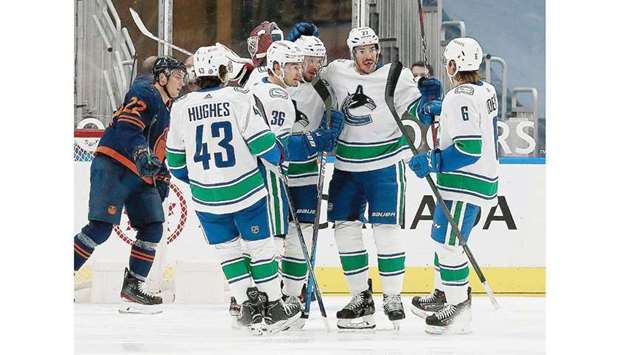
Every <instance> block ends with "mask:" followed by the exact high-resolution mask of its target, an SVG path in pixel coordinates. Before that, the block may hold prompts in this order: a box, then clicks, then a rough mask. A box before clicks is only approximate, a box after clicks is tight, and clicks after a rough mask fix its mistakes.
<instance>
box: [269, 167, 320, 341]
mask: <svg viewBox="0 0 620 355" xmlns="http://www.w3.org/2000/svg"><path fill="white" fill-rule="evenodd" d="M261 161H262V162H263V164H264V165H265V168H266V169H267V170H268V171H270V172H272V173H274V174H275V175H276V176H277V177H278V179H280V181H282V183H283V184H284V193H285V194H286V199H287V200H288V208H289V212H290V213H291V216H292V218H293V223H294V224H295V228H296V229H297V237H298V238H299V242H300V244H301V251H302V252H303V253H304V258H305V259H306V266H307V267H308V272H309V273H310V278H311V279H312V283H313V284H314V296H315V297H316V300H317V302H318V303H319V309H320V310H321V315H322V316H323V324H324V325H325V329H326V330H327V331H328V332H329V330H330V329H329V322H328V321H327V312H326V311H325V305H324V304H323V297H322V295H321V290H320V289H319V284H318V281H317V278H316V275H315V274H314V269H313V268H312V264H311V262H310V255H309V253H308V247H307V246H306V241H305V240H304V235H303V232H302V231H301V225H300V224H299V220H297V214H296V213H295V211H296V209H295V206H294V204H293V200H292V199H291V193H290V191H289V187H288V181H287V179H286V177H284V175H283V174H282V173H281V172H280V171H279V168H278V167H277V166H274V165H273V164H271V163H269V162H267V161H266V160H263V159H261Z"/></svg>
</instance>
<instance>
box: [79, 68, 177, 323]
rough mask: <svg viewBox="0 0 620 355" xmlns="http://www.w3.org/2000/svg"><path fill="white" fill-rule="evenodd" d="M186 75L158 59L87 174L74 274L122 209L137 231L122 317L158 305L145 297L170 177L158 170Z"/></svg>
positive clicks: (108, 131) (118, 116)
mask: <svg viewBox="0 0 620 355" xmlns="http://www.w3.org/2000/svg"><path fill="white" fill-rule="evenodd" d="M186 74H187V72H186V69H185V66H184V65H183V63H181V62H179V61H178V60H176V59H174V58H170V57H159V58H157V59H156V61H155V63H154V65H153V77H152V79H151V81H150V82H146V81H144V80H142V81H139V82H136V83H135V84H134V85H132V87H131V88H130V89H129V91H128V92H127V94H126V95H125V100H124V101H123V104H122V105H121V107H120V108H119V109H118V110H117V111H116V112H115V113H114V117H113V119H112V123H111V124H110V126H108V128H106V130H105V132H104V133H103V136H102V137H101V140H100V141H99V145H98V147H97V150H96V152H95V158H94V159H93V162H92V165H91V168H90V196H89V203H88V220H89V222H88V224H87V225H86V226H84V228H82V230H81V232H80V233H78V234H77V235H76V236H75V237H74V266H73V269H74V270H75V271H77V270H79V269H80V267H81V266H82V265H83V264H84V262H86V260H87V259H88V258H89V257H90V256H91V255H92V253H93V252H94V251H95V248H96V247H97V246H98V245H101V244H102V243H103V242H105V241H106V240H107V239H108V237H109V236H110V233H111V232H112V225H114V224H119V223H120V220H121V213H122V211H123V207H125V208H126V210H127V215H128V216H129V222H130V223H131V226H132V227H133V228H135V229H137V231H138V234H137V236H136V241H135V243H134V244H133V246H132V247H131V254H130V256H129V268H128V269H127V268H126V269H125V277H124V281H123V286H122V290H121V297H122V298H123V299H124V300H126V301H129V302H131V304H130V305H128V306H124V307H123V308H122V309H121V312H155V311H156V310H154V309H153V307H141V306H140V305H144V306H150V305H156V304H160V303H162V300H161V298H160V297H156V296H153V295H151V294H150V293H148V292H146V291H145V289H144V281H145V280H146V278H147V276H148V274H149V271H150V269H151V266H152V264H153V260H154V258H155V251H156V248H157V243H159V241H160V239H161V237H162V232H163V227H162V222H164V211H163V209H162V201H163V200H164V199H165V198H166V197H167V196H168V184H169V182H170V175H169V173H168V172H167V170H166V168H165V167H164V166H163V165H162V162H163V161H164V158H165V145H166V134H167V132H168V125H169V123H170V115H169V109H170V105H171V104H172V100H173V99H174V98H176V97H177V96H178V95H179V92H180V90H181V88H182V87H183V81H184V78H185V76H186Z"/></svg>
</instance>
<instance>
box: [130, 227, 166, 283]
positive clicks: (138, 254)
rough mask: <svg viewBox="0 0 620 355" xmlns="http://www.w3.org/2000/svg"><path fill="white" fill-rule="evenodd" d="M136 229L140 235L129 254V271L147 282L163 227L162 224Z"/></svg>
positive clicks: (137, 236)
mask: <svg viewBox="0 0 620 355" xmlns="http://www.w3.org/2000/svg"><path fill="white" fill-rule="evenodd" d="M136 229H138V234H137V235H136V241H135V243H133V246H132V247H131V253H130V254H129V271H130V272H131V274H132V275H133V276H135V277H137V278H138V279H140V280H142V281H145V280H146V277H147V276H148V275H149V271H151V266H153V261H154V260H155V253H156V252H157V244H158V243H159V241H160V240H161V235H162V233H163V226H162V224H161V223H150V224H147V225H145V226H140V227H136Z"/></svg>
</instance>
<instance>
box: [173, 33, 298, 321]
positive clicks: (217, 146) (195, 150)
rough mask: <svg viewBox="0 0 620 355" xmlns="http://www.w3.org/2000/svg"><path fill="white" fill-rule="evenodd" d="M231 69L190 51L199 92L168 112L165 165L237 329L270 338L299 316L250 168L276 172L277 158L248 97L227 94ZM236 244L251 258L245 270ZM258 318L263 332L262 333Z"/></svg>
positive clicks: (211, 51)
mask: <svg viewBox="0 0 620 355" xmlns="http://www.w3.org/2000/svg"><path fill="white" fill-rule="evenodd" d="M231 66H232V64H231V58H230V57H229V51H227V50H226V49H225V48H224V47H222V46H219V45H215V46H210V47H202V48H199V49H198V50H197V51H196V54H195V55H194V70H195V72H196V74H197V76H198V81H197V84H198V85H199V86H200V88H201V89H200V90H199V91H197V92H193V93H189V94H187V95H186V96H184V97H183V98H182V99H181V100H179V101H178V102H177V103H175V105H174V107H173V109H172V112H171V117H172V118H171V125H170V133H169V135H168V145H167V156H168V165H169V166H170V169H171V172H172V174H173V175H174V176H175V177H177V178H179V179H180V180H182V181H184V182H186V183H189V185H190V188H191V191H192V200H193V201H194V207H195V209H196V214H197V215H198V219H199V220H200V223H201V225H202V227H203V229H204V231H205V235H206V238H207V240H208V242H209V243H210V244H213V245H215V248H216V249H217V251H218V254H219V257H220V260H221V264H222V270H223V272H224V275H225V276H226V279H227V280H228V283H229V286H230V289H231V292H232V293H233V295H234V297H235V298H236V299H237V300H238V301H239V302H241V304H242V306H241V314H240V317H239V322H240V323H241V324H242V325H245V326H249V327H250V328H251V329H252V330H254V331H257V332H260V331H261V329H266V330H267V331H268V332H271V333H275V332H278V331H280V330H282V329H283V328H286V327H288V326H289V325H290V324H291V323H293V322H294V321H296V320H297V319H298V318H299V317H300V316H301V308H300V307H299V306H297V307H296V306H294V305H290V304H285V303H284V302H283V301H282V293H281V291H280V278H279V275H278V265H277V262H276V260H275V247H274V243H273V239H272V238H271V234H270V228H269V218H268V211H267V202H266V200H267V199H266V195H267V192H266V190H265V187H264V181H263V178H262V176H261V173H260V172H259V169H258V165H257V162H256V157H260V158H262V159H264V160H266V161H268V162H270V163H271V164H274V165H279V164H280V157H281V151H280V148H279V146H278V144H276V137H275V135H274V134H273V133H272V132H271V131H270V130H269V127H268V126H267V125H266V124H265V122H264V121H263V119H262V117H260V116H259V115H258V114H257V111H256V110H255V108H254V106H253V100H252V96H251V95H249V94H248V91H247V90H243V89H239V88H233V87H225V85H226V83H227V82H228V72H227V68H230V67H231ZM188 156H189V157H192V158H191V159H186V157H188ZM241 239H243V241H244V242H245V249H246V250H247V252H248V253H249V254H250V257H251V261H250V263H249V265H248V263H246V261H245V260H244V257H243V254H242V250H241ZM253 282H254V284H255V285H256V287H253V284H252V283H253ZM259 290H260V292H259ZM263 292H264V294H263V297H261V296H260V295H261V293H263ZM262 298H266V300H263V299H262ZM263 308H264V310H263ZM263 317H264V321H265V323H266V327H265V328H263V327H262V326H261V325H260V323H261V321H262V320H263Z"/></svg>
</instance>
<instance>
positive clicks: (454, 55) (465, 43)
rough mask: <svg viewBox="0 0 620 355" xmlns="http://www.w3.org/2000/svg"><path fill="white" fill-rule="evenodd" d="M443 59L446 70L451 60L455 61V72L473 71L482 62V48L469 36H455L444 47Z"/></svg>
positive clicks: (478, 67)
mask: <svg viewBox="0 0 620 355" xmlns="http://www.w3.org/2000/svg"><path fill="white" fill-rule="evenodd" d="M443 56H444V59H445V65H446V71H447V70H448V65H449V64H450V61H451V60H453V61H454V63H456V72H455V73H454V74H453V75H450V74H449V73H448V75H449V76H450V77H454V75H456V73H458V72H460V71H475V70H478V69H480V63H482V48H481V47H480V45H479V44H478V42H477V41H476V40H475V39H473V38H469V37H461V38H455V39H453V40H451V41H450V43H448V45H447V46H446V49H445V50H444V52H443Z"/></svg>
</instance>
